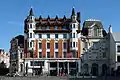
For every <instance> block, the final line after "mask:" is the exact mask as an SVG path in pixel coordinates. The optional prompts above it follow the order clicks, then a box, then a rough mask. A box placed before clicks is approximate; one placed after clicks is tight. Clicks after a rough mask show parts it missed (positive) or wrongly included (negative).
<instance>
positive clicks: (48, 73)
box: [47, 61, 50, 75]
mask: <svg viewBox="0 0 120 80" xmlns="http://www.w3.org/2000/svg"><path fill="white" fill-rule="evenodd" d="M47 62H48V61H47ZM48 74H49V75H50V62H48Z"/></svg>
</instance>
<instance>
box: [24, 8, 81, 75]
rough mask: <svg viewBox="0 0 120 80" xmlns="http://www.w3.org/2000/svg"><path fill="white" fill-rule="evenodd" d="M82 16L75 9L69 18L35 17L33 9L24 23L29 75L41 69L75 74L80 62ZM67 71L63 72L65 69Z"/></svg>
mask: <svg viewBox="0 0 120 80" xmlns="http://www.w3.org/2000/svg"><path fill="white" fill-rule="evenodd" d="M80 22H81V21H80V12H77V14H76V13H75V11H74V8H73V9H72V14H71V16H70V18H67V17H66V16H64V17H63V18H59V17H58V16H56V17H55V18H50V16H48V17H47V18H42V16H40V17H39V18H37V17H35V15H34V13H33V9H32V8H31V9H30V12H29V15H28V16H27V18H26V19H25V22H24V36H25V39H24V55H25V64H27V65H28V67H29V70H28V72H30V73H32V72H33V70H36V71H37V69H39V66H40V64H39V63H40V62H42V63H43V71H44V72H46V71H47V72H50V73H51V72H57V73H60V72H61V71H65V70H67V73H69V72H70V70H73V69H74V70H75V69H76V68H77V67H78V63H77V60H78V59H79V58H80V35H81V33H80ZM63 68H64V69H63Z"/></svg>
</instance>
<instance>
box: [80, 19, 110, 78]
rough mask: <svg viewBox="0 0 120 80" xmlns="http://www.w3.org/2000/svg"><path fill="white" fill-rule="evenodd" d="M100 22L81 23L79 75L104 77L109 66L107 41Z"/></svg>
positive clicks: (93, 20) (91, 20)
mask: <svg viewBox="0 0 120 80" xmlns="http://www.w3.org/2000/svg"><path fill="white" fill-rule="evenodd" d="M106 35H107V33H106V31H105V30H104V27H103V25H102V22H101V21H100V20H95V19H88V20H86V21H85V22H84V23H83V28H82V36H81V51H82V53H81V59H80V62H81V73H82V74H84V75H94V76H98V75H104V74H105V69H107V68H108V66H109V54H108V46H107V45H108V41H107V38H106Z"/></svg>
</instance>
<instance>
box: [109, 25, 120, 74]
mask: <svg viewBox="0 0 120 80" xmlns="http://www.w3.org/2000/svg"><path fill="white" fill-rule="evenodd" d="M119 35H120V32H112V26H110V27H109V33H108V37H109V44H110V45H109V53H110V69H111V73H113V71H116V70H117V69H119V68H120V37H119Z"/></svg>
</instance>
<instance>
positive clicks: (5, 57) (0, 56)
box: [0, 49, 10, 68]
mask: <svg viewBox="0 0 120 80" xmlns="http://www.w3.org/2000/svg"><path fill="white" fill-rule="evenodd" d="M9 59H10V56H9V54H8V53H5V52H4V49H0V63H2V62H4V63H5V67H6V68H9V66H10V63H9Z"/></svg>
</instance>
